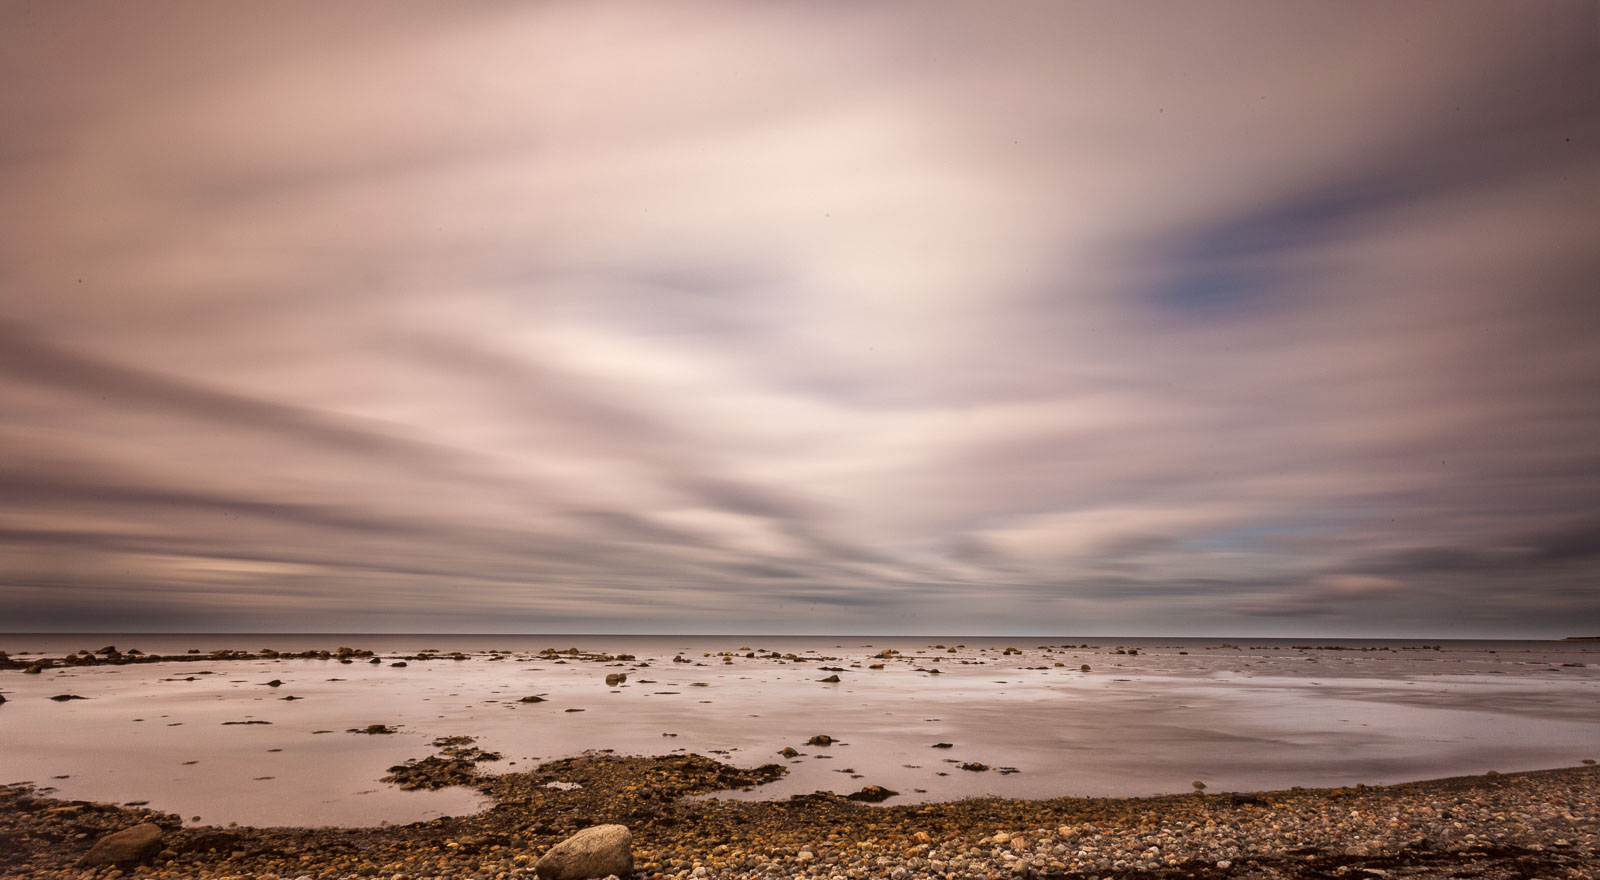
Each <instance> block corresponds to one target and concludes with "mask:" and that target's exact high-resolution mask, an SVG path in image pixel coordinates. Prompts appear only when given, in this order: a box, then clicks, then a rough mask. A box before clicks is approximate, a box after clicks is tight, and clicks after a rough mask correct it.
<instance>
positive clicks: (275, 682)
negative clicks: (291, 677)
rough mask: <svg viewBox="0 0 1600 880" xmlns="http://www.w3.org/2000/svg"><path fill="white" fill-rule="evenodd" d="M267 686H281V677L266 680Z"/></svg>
mask: <svg viewBox="0 0 1600 880" xmlns="http://www.w3.org/2000/svg"><path fill="white" fill-rule="evenodd" d="M267 687H269V688H275V687H283V679H281V678H274V679H273V680H271V681H269V682H267Z"/></svg>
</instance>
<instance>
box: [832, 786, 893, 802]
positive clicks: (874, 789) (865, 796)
mask: <svg viewBox="0 0 1600 880" xmlns="http://www.w3.org/2000/svg"><path fill="white" fill-rule="evenodd" d="M899 793H900V792H898V791H895V790H893V789H888V788H884V787H883V786H881V785H866V786H862V788H861V790H860V791H858V792H856V793H855V794H847V795H845V799H846V800H851V801H863V802H865V803H869V804H876V803H879V802H881V801H886V800H888V799H889V798H892V797H894V796H895V795H897V794H899Z"/></svg>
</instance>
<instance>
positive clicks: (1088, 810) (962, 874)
mask: <svg viewBox="0 0 1600 880" xmlns="http://www.w3.org/2000/svg"><path fill="white" fill-rule="evenodd" d="M435 747H436V749H437V750H438V751H437V752H436V754H434V755H431V756H428V757H426V758H421V759H417V760H413V761H408V762H406V763H405V764H401V765H396V766H395V767H394V768H391V775H390V776H389V777H386V780H385V781H388V782H390V783H391V784H399V785H401V786H402V787H407V786H409V787H420V788H437V787H444V786H449V785H464V786H467V787H470V788H473V789H476V790H478V791H481V792H483V793H485V794H487V795H489V796H490V797H491V798H492V799H493V801H494V805H493V806H491V807H489V808H488V809H486V810H484V811H482V812H479V813H476V814H473V815H470V816H460V817H441V818H438V819H433V820H429V821H423V822H416V823H411V824H408V825H391V826H379V827H372V828H337V827H312V828H293V827H273V828H256V827H243V826H230V827H220V826H190V827H185V826H183V825H182V820H181V817H178V816H175V815H172V814H170V813H163V812H159V811H152V810H147V809H142V808H132V807H123V806H114V805H109V804H97V803H92V802H86V801H65V800H57V799H55V798H52V797H48V796H45V795H40V794H38V793H37V792H36V791H35V789H34V787H33V786H31V785H7V786H0V877H3V878H24V877H26V878H39V880H69V878H70V880H84V878H97V880H109V878H114V877H121V876H125V875H131V876H151V877H183V878H224V877H227V878H245V877H250V878H261V880H270V878H273V877H277V878H282V880H298V878H311V880H346V878H365V877H383V878H387V880H393V878H396V877H398V878H401V880H412V878H441V880H442V878H469V877H479V878H515V877H533V876H534V870H533V865H534V862H535V861H537V859H538V857H539V856H540V855H542V854H543V853H544V852H545V851H546V850H547V849H549V847H551V846H553V845H554V844H555V843H557V842H559V841H561V840H562V839H565V838H566V837H568V836H570V835H571V834H573V833H575V832H576V831H578V830H581V829H582V828H585V827H589V826H592V825H599V824H608V823H616V824H622V825H626V826H627V827H628V828H629V829H630V830H631V832H632V834H633V852H634V857H635V867H636V869H637V875H636V876H638V877H639V878H647V880H666V878H690V880H693V878H774V880H775V878H795V877H835V876H837V877H844V878H862V877H886V878H890V880H920V878H946V880H952V878H968V877H988V878H999V877H1011V878H1021V877H1062V878H1066V877H1072V878H1090V877H1100V878H1107V877H1116V878H1158V877H1159V878H1179V877H1196V878H1221V877H1250V878H1280V877H1281V878H1302V877H1304V878H1310V877H1335V876H1345V875H1349V876H1352V877H1383V876H1387V875H1394V876H1405V877H1439V878H1443V877H1478V878H1485V880H1490V878H1501V877H1504V878H1528V877H1544V878H1556V877H1583V876H1593V873H1592V872H1593V871H1594V870H1595V869H1600V767H1596V766H1579V767H1569V768H1558V769H1551V770H1536V771H1526V772H1517V773H1503V774H1500V773H1495V774H1490V775H1485V776H1465V777H1461V776H1458V777H1448V778H1443V779H1433V780H1422V781H1417V782H1408V783H1401V784H1396V785H1387V786H1357V787H1354V788H1333V789H1299V788H1294V789H1288V790H1283V791H1272V792H1249V793H1238V792H1236V793H1230V792H1224V793H1208V792H1196V793H1193V794H1186V795H1164V796H1156V797H1136V798H1083V797H1059V798H1052V799H1047V800H1015V799H1002V798H972V799H963V800H955V801H945V802H938V803H921V804H908V805H903V806H874V805H869V804H867V803H863V802H862V801H861V800H852V799H850V797H849V796H843V795H838V794H833V793H824V792H818V793H815V794H810V795H798V796H795V797H793V798H790V799H789V800H783V801H745V800H722V799H718V798H716V797H715V793H716V792H718V791H726V790H730V789H738V788H747V787H750V786H754V785H759V784H761V783H762V782H765V781H770V780H771V779H774V778H777V777H778V776H780V775H782V772H783V768H782V767H781V766H779V765H764V766H762V767H758V768H739V767H735V766H733V765H731V764H726V763H723V762H721V761H718V760H715V759H713V758H710V757H705V756H700V755H669V756H659V757H622V756H615V755H609V754H605V753H603V752H592V753H588V754H584V755H580V756H577V757H572V758H566V759H561V760H556V761H550V762H545V763H543V764H540V765H539V766H538V767H537V768H535V769H532V770H526V771H519V772H515V773H504V774H490V773H480V772H479V771H478V769H477V768H478V766H479V765H480V764H482V763H487V762H492V761H493V760H495V756H493V754H492V753H485V752H481V751H479V750H478V749H476V747H474V746H473V745H472V744H471V738H470V737H449V738H441V740H436V741H435ZM552 782H559V783H562V784H563V785H562V787H549V783H552ZM574 786H575V787H574ZM697 796H698V797H697ZM145 822H153V823H155V824H156V825H159V826H161V827H162V829H163V831H164V840H163V843H162V849H161V851H160V854H159V855H156V856H155V857H154V858H152V859H151V860H150V861H149V862H148V863H147V864H143V865H140V866H138V867H135V866H132V865H129V866H127V871H126V872H124V871H123V870H122V869H120V868H113V867H104V868H80V867H77V866H76V863H77V861H78V859H79V858H80V857H81V856H82V855H83V854H84V853H85V852H87V851H88V849H89V847H90V846H91V845H92V844H93V843H94V842H95V841H96V840H97V839H98V838H100V837H101V836H103V835H105V834H107V833H110V832H114V831H117V830H120V829H124V828H128V827H131V826H133V825H137V824H140V823H145Z"/></svg>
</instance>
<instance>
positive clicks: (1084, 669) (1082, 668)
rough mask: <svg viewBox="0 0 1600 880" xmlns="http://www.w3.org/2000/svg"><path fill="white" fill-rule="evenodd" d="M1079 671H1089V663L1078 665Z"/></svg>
mask: <svg viewBox="0 0 1600 880" xmlns="http://www.w3.org/2000/svg"><path fill="white" fill-rule="evenodd" d="M1078 671H1079V672H1088V671H1089V664H1087V663H1085V664H1083V665H1082V666H1079V667H1078Z"/></svg>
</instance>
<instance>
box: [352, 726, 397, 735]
mask: <svg viewBox="0 0 1600 880" xmlns="http://www.w3.org/2000/svg"><path fill="white" fill-rule="evenodd" d="M345 733H367V734H373V735H377V734H380V733H399V731H397V730H395V729H394V728H393V727H390V726H389V725H387V724H368V725H367V726H366V727H351V728H347V729H346V730H345Z"/></svg>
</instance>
